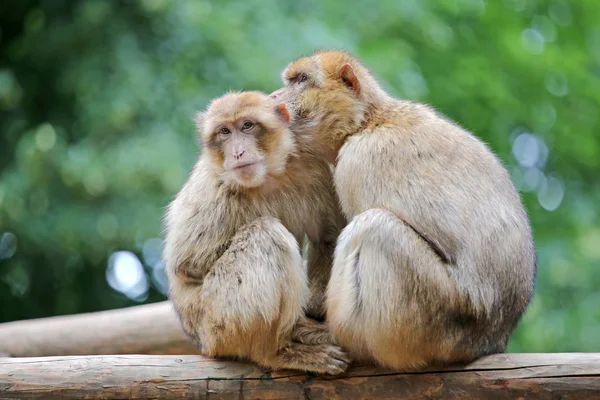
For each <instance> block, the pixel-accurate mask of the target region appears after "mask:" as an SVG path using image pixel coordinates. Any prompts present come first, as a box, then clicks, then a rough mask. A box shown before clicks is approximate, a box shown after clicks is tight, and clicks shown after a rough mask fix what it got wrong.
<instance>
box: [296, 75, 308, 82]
mask: <svg viewBox="0 0 600 400" xmlns="http://www.w3.org/2000/svg"><path fill="white" fill-rule="evenodd" d="M307 79H308V76H306V74H302V75H300V77H299V78H298V83H302V82H305V81H306V80H307Z"/></svg>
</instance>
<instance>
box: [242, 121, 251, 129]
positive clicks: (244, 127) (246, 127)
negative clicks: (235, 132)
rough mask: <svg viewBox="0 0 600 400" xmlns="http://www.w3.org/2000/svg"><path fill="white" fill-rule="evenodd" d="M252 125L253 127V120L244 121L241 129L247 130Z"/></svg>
mask: <svg viewBox="0 0 600 400" xmlns="http://www.w3.org/2000/svg"><path fill="white" fill-rule="evenodd" d="M253 127H254V122H252V121H244V124H243V125H242V130H243V131H249V130H250V129H252V128H253Z"/></svg>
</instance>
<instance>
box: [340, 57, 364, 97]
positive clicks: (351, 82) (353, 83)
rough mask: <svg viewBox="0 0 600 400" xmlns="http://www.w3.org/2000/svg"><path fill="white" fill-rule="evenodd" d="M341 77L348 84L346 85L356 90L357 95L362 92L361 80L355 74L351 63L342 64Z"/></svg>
mask: <svg viewBox="0 0 600 400" xmlns="http://www.w3.org/2000/svg"><path fill="white" fill-rule="evenodd" d="M340 78H342V81H343V82H344V83H345V84H346V86H348V87H349V88H351V89H352V90H354V93H356V95H357V96H358V95H359V94H360V82H359V81H358V78H357V77H356V75H355V74H354V70H353V69H352V66H351V65H350V64H344V65H342V69H341V70H340Z"/></svg>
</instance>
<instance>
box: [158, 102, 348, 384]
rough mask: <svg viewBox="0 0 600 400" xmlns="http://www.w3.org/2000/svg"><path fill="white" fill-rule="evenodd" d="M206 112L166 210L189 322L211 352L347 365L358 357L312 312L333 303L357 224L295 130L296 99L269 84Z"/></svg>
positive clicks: (174, 295)
mask: <svg viewBox="0 0 600 400" xmlns="http://www.w3.org/2000/svg"><path fill="white" fill-rule="evenodd" d="M196 122H197V127H198V130H199V133H200V136H201V140H202V143H203V151H202V154H201V155H200V157H199V159H198V161H197V163H196V165H195V166H194V168H193V171H192V172H191V174H190V176H189V179H188V180H187V182H186V183H185V184H184V186H183V188H182V189H181V191H180V192H179V193H178V194H177V196H176V198H175V199H174V200H173V202H172V203H171V204H170V205H169V207H168V211H167V213H166V216H165V231H166V241H165V251H164V258H165V261H166V264H167V273H168V277H169V284H170V299H171V300H172V302H173V305H174V308H175V310H176V311H177V313H178V314H179V317H180V320H181V322H182V326H183V329H184V330H185V332H186V333H187V334H188V335H189V336H190V337H191V339H192V340H193V342H194V343H195V344H196V345H197V346H198V347H199V348H200V350H201V352H202V354H204V355H207V356H210V357H234V358H241V359H250V360H253V361H255V362H257V363H258V364H260V365H261V366H264V367H268V368H272V369H297V370H304V371H311V372H316V373H329V374H336V373H340V372H342V371H344V370H345V369H346V368H347V366H348V362H349V359H348V357H347V355H346V354H345V352H343V351H342V350H341V348H339V347H338V346H336V345H334V344H333V342H332V340H331V337H330V333H329V331H328V329H327V326H326V325H325V324H324V323H323V322H319V321H317V320H315V319H311V318H308V317H307V316H306V315H305V309H308V310H307V311H308V312H309V313H311V312H312V315H314V316H316V317H319V316H323V314H324V305H323V304H322V303H323V297H324V291H325V288H326V285H327V281H328V278H329V274H330V269H331V263H332V260H333V250H334V247H335V240H336V238H337V236H338V235H339V232H340V230H341V227H343V225H344V223H345V220H344V219H343V217H342V215H341V212H340V211H339V205H338V202H337V198H336V196H335V191H334V187H333V177H332V174H331V169H330V166H329V164H328V163H327V162H326V161H325V160H324V159H323V158H322V157H320V156H319V153H318V152H317V151H315V150H314V149H313V148H312V147H311V145H310V143H308V142H306V143H303V142H302V138H301V137H298V138H296V137H295V136H294V135H293V134H292V132H291V131H290V129H289V125H290V115H289V113H288V111H287V109H286V107H285V105H279V106H277V104H276V103H274V102H273V101H272V100H271V99H270V98H269V97H268V96H267V95H266V94H264V93H261V92H241V93H228V94H226V95H224V96H223V97H220V98H218V99H216V100H214V101H213V102H212V103H211V104H210V105H209V107H208V109H207V110H206V111H204V112H200V113H198V115H197V121H196ZM305 236H306V237H307V238H308V247H309V248H308V254H307V264H308V265H307V266H304V265H303V260H302V256H301V252H300V248H299V244H298V243H299V242H301V241H302V240H303V238H304V237H305ZM307 269H308V271H307ZM309 282H310V283H309ZM311 289H312V290H311Z"/></svg>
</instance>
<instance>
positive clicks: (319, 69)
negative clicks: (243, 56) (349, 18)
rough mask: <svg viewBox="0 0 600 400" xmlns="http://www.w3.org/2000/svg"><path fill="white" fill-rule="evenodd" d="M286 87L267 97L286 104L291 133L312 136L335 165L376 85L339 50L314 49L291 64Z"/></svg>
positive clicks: (357, 124) (365, 70)
mask: <svg viewBox="0 0 600 400" xmlns="http://www.w3.org/2000/svg"><path fill="white" fill-rule="evenodd" d="M282 80H283V83H284V87H283V88H281V89H279V90H277V91H275V92H273V93H271V95H270V96H271V98H272V99H274V100H276V101H279V102H282V103H285V104H286V105H287V106H288V109H289V110H290V113H291V114H292V116H293V119H294V123H293V125H292V130H293V131H294V134H307V135H312V137H313V138H314V140H315V142H316V143H317V144H318V145H320V146H319V147H320V148H321V150H322V151H323V152H324V153H325V156H326V157H327V158H328V159H329V160H330V161H332V162H333V160H332V159H331V158H334V159H335V156H337V151H338V150H339V148H340V147H341V145H342V144H343V142H344V140H345V138H346V137H347V136H349V135H351V134H353V133H355V132H357V131H358V130H359V129H360V127H361V124H362V122H363V119H364V118H365V114H366V111H367V109H368V105H369V101H370V99H371V97H372V96H373V95H374V94H375V92H376V91H378V88H379V86H378V85H377V83H376V82H375V80H374V78H373V77H372V76H371V75H370V73H369V72H368V70H367V69H366V68H365V67H363V66H362V65H361V64H360V63H359V62H358V61H357V60H356V59H355V58H354V57H352V56H351V55H350V54H348V53H346V52H343V51H317V52H315V53H314V54H313V55H312V56H309V57H302V58H300V59H298V60H296V61H293V62H291V63H290V64H289V65H288V66H287V67H286V68H285V70H284V71H283V73H282Z"/></svg>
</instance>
